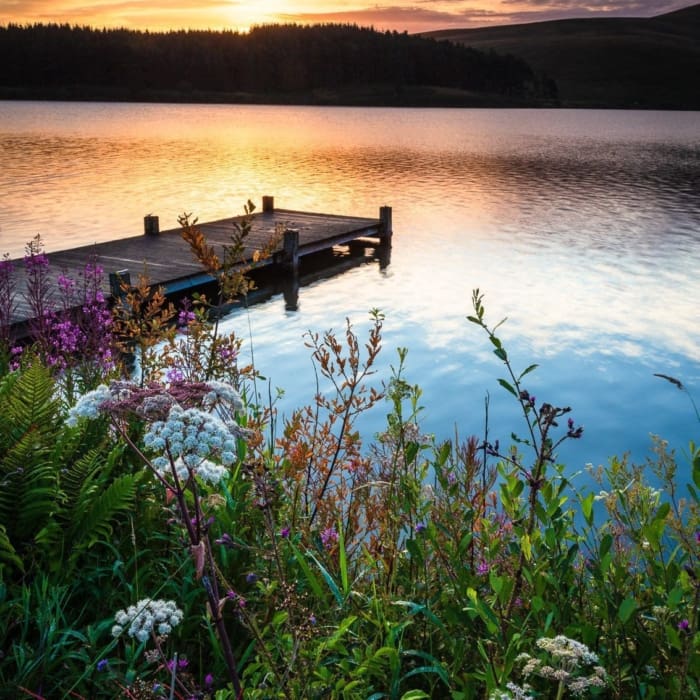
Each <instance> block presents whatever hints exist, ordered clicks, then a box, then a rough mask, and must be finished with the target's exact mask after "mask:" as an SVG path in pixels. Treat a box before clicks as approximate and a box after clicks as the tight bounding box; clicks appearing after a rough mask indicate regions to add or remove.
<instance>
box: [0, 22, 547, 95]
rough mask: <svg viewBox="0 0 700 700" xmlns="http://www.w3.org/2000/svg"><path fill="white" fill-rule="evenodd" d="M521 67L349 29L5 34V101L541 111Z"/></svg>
mask: <svg viewBox="0 0 700 700" xmlns="http://www.w3.org/2000/svg"><path fill="white" fill-rule="evenodd" d="M552 90H553V86H552V85H551V84H550V83H548V82H547V81H546V80H542V79H541V78H540V77H539V76H536V75H535V74H534V73H533V71H532V70H531V69H530V67H529V66H528V65H527V64H526V63H525V62H524V61H523V60H522V59H516V58H513V57H512V56H501V55H496V54H494V53H493V52H489V53H484V52H482V51H476V50H474V49H468V48H465V47H464V46H460V45H457V44H452V43H450V42H444V41H435V40H433V39H425V38H421V37H416V36H408V35H407V34H399V33H397V32H384V33H382V32H377V31H374V30H372V29H361V28H359V27H356V26H350V25H317V26H311V27H302V26H296V25H285V26H278V25H275V26H262V27H257V28H254V29H253V30H251V32H250V33H249V34H239V33H234V32H213V31H187V32H185V31H178V32H168V33H163V34H157V33H150V32H137V31H127V30H102V31H100V30H97V29H90V28H88V27H71V26H67V25H41V24H37V25H33V26H17V25H8V26H5V27H0V96H1V97H4V98H43V99H104V100H125V101H128V100H141V101H146V100H161V101H183V102H257V103H282V104H284V103H293V104H387V105H410V104H437V105H441V104H442V105H452V104H455V105H457V104H473V103H475V104H483V103H484V102H487V101H491V102H492V103H494V104H536V103H538V101H539V100H541V99H547V100H548V99H551V98H552V96H553V95H552Z"/></svg>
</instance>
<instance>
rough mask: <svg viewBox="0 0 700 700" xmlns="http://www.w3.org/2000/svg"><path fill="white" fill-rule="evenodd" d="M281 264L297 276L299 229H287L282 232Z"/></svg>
mask: <svg viewBox="0 0 700 700" xmlns="http://www.w3.org/2000/svg"><path fill="white" fill-rule="evenodd" d="M282 251H283V257H282V264H283V265H284V267H285V268H286V269H287V270H288V271H289V272H291V273H292V275H295V276H296V275H298V274H299V229H297V228H288V229H287V230H286V231H285V232H284V242H283V245H282Z"/></svg>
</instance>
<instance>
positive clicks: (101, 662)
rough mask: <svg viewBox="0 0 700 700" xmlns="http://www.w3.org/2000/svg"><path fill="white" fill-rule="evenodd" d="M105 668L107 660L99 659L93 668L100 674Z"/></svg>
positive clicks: (107, 663) (107, 664)
mask: <svg viewBox="0 0 700 700" xmlns="http://www.w3.org/2000/svg"><path fill="white" fill-rule="evenodd" d="M107 666H109V659H100V660H99V661H98V662H97V666H96V667H95V668H97V670H98V671H99V672H100V673H101V672H102V671H104V670H105V669H106V668H107Z"/></svg>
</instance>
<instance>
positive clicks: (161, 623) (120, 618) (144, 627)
mask: <svg viewBox="0 0 700 700" xmlns="http://www.w3.org/2000/svg"><path fill="white" fill-rule="evenodd" d="M182 617H183V613H182V610H180V609H179V608H178V607H177V606H176V605H175V603H174V602H173V601H171V600H151V599H150V598H144V599H143V600H140V601H139V602H138V603H137V604H136V605H130V606H129V607H128V608H127V609H126V610H119V611H118V612H117V613H116V615H115V616H114V619H115V622H116V624H115V625H114V626H113V627H112V636H113V637H118V636H119V635H120V634H122V632H124V630H126V631H127V633H128V635H129V636H130V637H135V638H136V639H137V640H138V641H139V642H145V641H146V640H147V639H148V637H149V636H150V635H151V632H153V631H154V630H155V631H157V632H158V634H168V633H169V632H170V631H171V629H172V628H173V627H175V626H176V625H179V624H180V622H181V621H182ZM165 630H167V631H165Z"/></svg>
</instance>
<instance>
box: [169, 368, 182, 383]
mask: <svg viewBox="0 0 700 700" xmlns="http://www.w3.org/2000/svg"><path fill="white" fill-rule="evenodd" d="M165 379H166V380H167V381H168V383H169V384H173V383H175V382H182V381H184V379H185V375H184V374H183V373H182V370H181V369H179V368H178V367H171V368H170V369H169V370H168V371H167V372H166V373H165Z"/></svg>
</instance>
